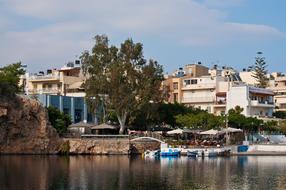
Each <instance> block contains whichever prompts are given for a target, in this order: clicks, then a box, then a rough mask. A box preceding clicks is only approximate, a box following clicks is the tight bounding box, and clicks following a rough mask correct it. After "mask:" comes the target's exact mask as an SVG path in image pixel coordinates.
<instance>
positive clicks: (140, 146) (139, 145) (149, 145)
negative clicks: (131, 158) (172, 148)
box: [130, 140, 161, 154]
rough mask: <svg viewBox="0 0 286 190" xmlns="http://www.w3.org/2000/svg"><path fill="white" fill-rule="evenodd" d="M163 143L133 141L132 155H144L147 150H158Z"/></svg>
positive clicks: (131, 145) (131, 146)
mask: <svg viewBox="0 0 286 190" xmlns="http://www.w3.org/2000/svg"><path fill="white" fill-rule="evenodd" d="M160 146H161V143H160V142H158V141H153V140H143V141H133V142H131V144H130V150H131V153H132V154H142V153H144V152H145V151H146V150H158V149H160Z"/></svg>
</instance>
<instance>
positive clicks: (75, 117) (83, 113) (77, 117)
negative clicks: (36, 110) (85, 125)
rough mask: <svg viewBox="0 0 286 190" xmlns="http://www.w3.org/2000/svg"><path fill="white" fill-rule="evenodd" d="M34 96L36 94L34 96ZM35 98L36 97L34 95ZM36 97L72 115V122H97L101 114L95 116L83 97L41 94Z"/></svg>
mask: <svg viewBox="0 0 286 190" xmlns="http://www.w3.org/2000/svg"><path fill="white" fill-rule="evenodd" d="M33 97H34V96H33ZM34 98H35V97H34ZM36 99H37V100H38V101H39V102H41V104H42V105H43V106H44V107H49V106H52V107H55V108H57V109H59V110H60V111H61V112H63V113H65V114H67V115H70V117H71V120H72V123H78V122H95V123H96V122H97V121H98V119H100V118H99V116H96V117H95V116H94V114H92V113H91V112H90V111H89V110H88V107H87V104H86V102H85V100H84V98H83V97H73V96H60V95H48V94H39V95H36Z"/></svg>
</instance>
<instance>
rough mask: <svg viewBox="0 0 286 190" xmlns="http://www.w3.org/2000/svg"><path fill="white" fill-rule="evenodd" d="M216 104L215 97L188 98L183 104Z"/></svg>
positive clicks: (184, 99) (183, 100)
mask: <svg viewBox="0 0 286 190" xmlns="http://www.w3.org/2000/svg"><path fill="white" fill-rule="evenodd" d="M205 102H214V99H213V97H188V98H184V97H183V99H182V103H205Z"/></svg>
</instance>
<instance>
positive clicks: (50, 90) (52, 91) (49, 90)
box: [29, 88, 61, 94]
mask: <svg viewBox="0 0 286 190" xmlns="http://www.w3.org/2000/svg"><path fill="white" fill-rule="evenodd" d="M29 93H30V94H59V93H61V91H60V90H59V89H57V88H43V89H35V90H29Z"/></svg>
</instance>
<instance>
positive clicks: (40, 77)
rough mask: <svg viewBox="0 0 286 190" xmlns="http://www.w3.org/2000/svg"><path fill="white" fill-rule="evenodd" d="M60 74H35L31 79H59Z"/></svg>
mask: <svg viewBox="0 0 286 190" xmlns="http://www.w3.org/2000/svg"><path fill="white" fill-rule="evenodd" d="M59 79H60V76H59V75H43V76H37V75H33V76H31V77H30V80H59Z"/></svg>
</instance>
